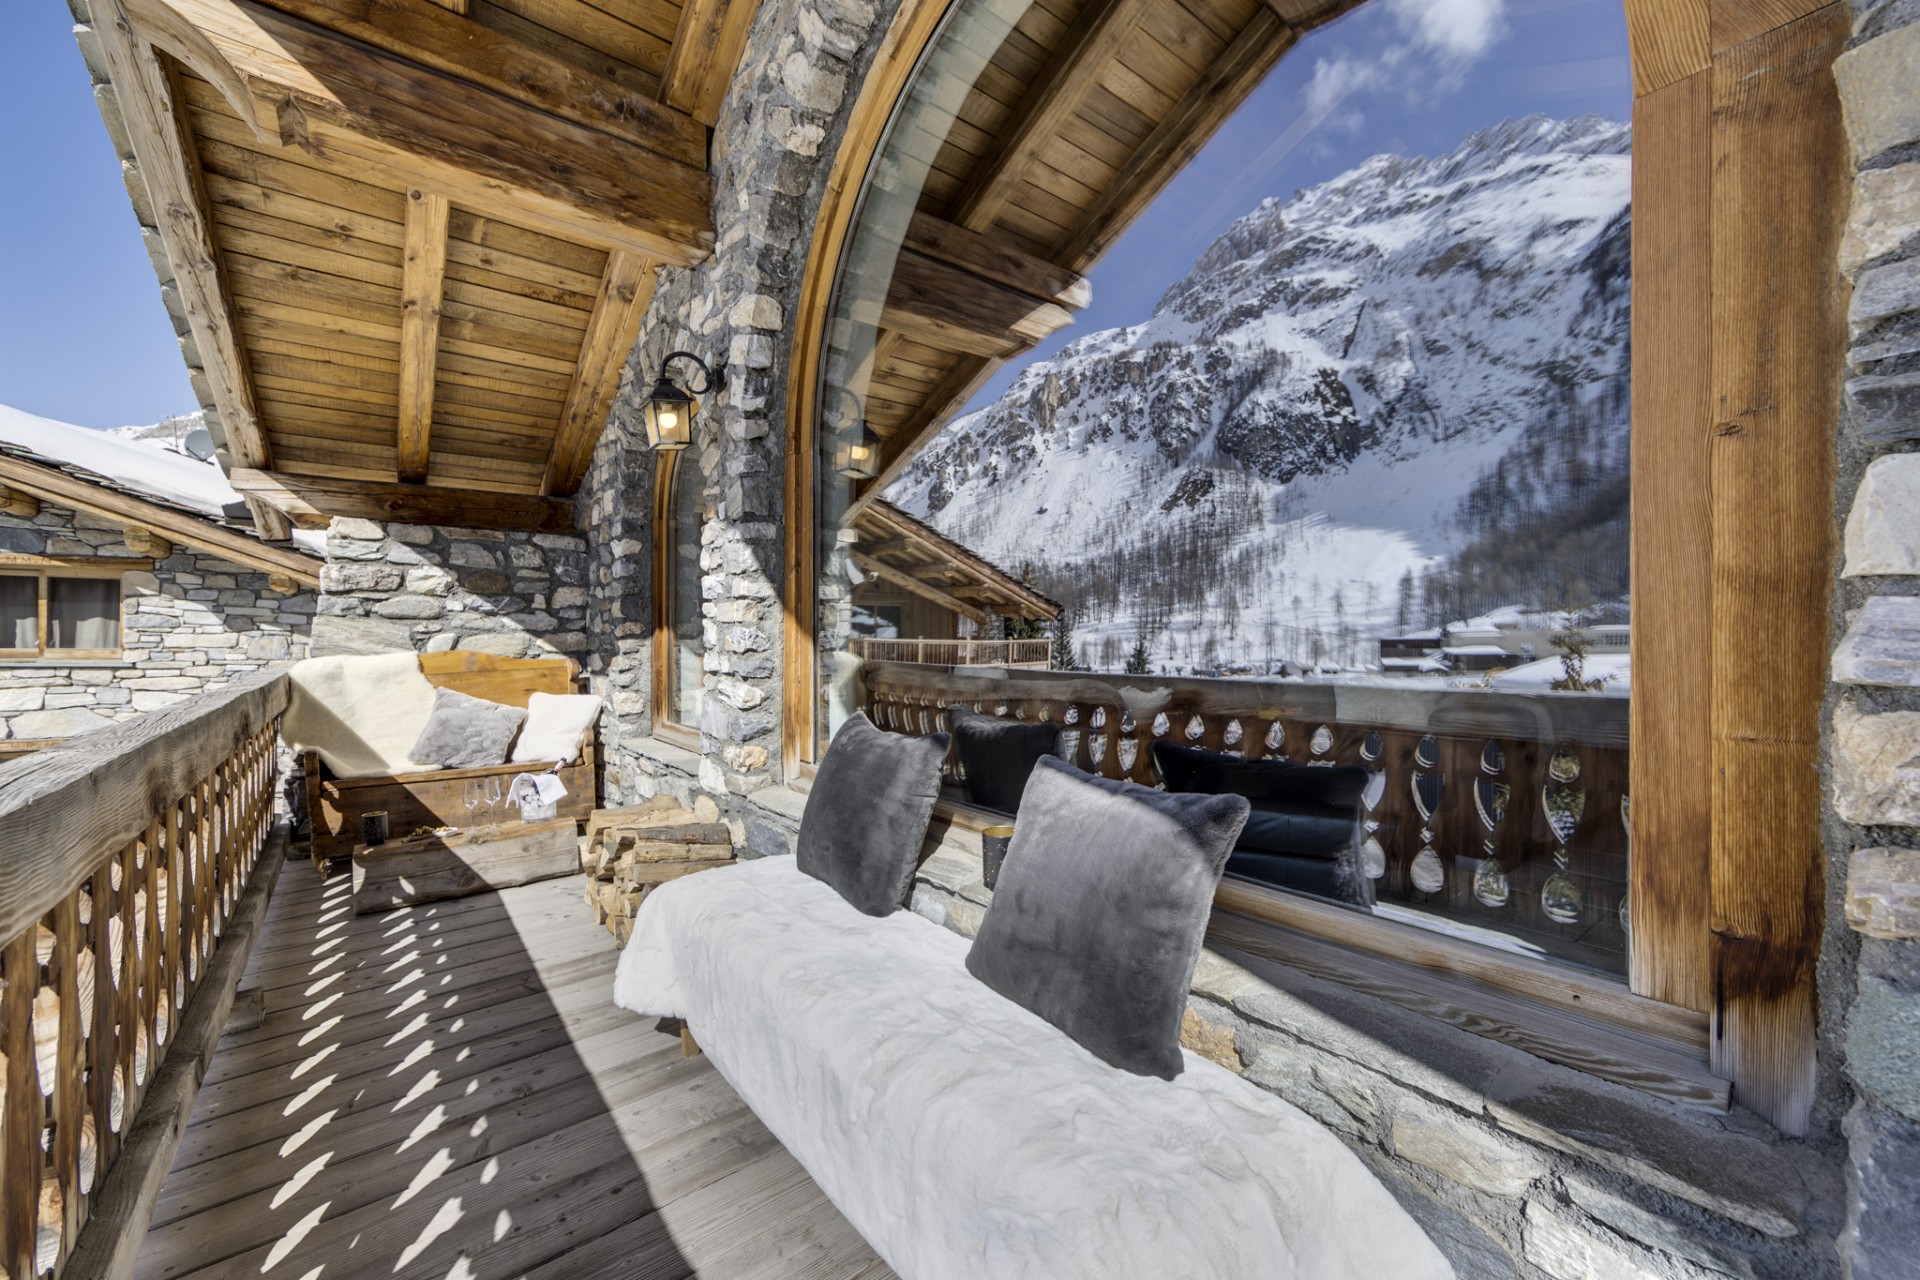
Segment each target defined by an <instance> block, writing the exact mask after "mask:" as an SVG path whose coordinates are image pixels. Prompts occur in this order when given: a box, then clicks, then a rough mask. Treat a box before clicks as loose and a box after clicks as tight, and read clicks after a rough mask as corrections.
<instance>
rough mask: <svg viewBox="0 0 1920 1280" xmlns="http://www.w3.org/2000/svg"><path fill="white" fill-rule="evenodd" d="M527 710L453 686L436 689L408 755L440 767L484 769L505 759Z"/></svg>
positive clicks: (423, 762)
mask: <svg viewBox="0 0 1920 1280" xmlns="http://www.w3.org/2000/svg"><path fill="white" fill-rule="evenodd" d="M526 718H527V713H526V712H525V711H522V710H521V709H520V708H519V707H509V706H505V705H503V704H502V703H498V702H489V701H487V700H486V699H485V698H476V697H474V696H473V695H472V694H467V693H461V692H459V691H458V690H456V689H435V690H434V691H433V710H432V711H430V712H428V713H427V723H426V724H425V725H424V726H423V727H422V728H421V730H420V736H419V738H417V739H415V741H414V744H413V749H412V750H410V751H408V752H407V754H408V755H409V756H411V757H412V758H413V759H414V760H415V761H416V762H417V763H419V764H423V765H438V766H440V767H441V768H443V769H487V768H491V767H493V766H494V765H497V764H505V763H506V762H507V748H509V747H511V746H512V745H513V735H514V734H516V733H518V732H519V731H520V725H521V723H522V722H524V721H525V720H526Z"/></svg>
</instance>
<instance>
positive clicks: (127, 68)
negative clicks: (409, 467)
mask: <svg viewBox="0 0 1920 1280" xmlns="http://www.w3.org/2000/svg"><path fill="white" fill-rule="evenodd" d="M93 17H94V23H93V30H94V36H95V38H96V39H98V40H99V42H100V51H101V56H102V58H103V59H104V60H105V61H106V64H107V73H108V74H109V75H110V76H111V77H112V80H113V85H114V93H115V97H116V99H117V101H118V103H119V106H120V114H121V117H122V119H123V120H124V121H125V123H126V128H127V137H128V140H129V141H130V142H131V143H132V145H133V151H134V155H135V156H136V157H137V160H138V165H137V167H138V170H139V174H140V179H141V181H142V182H143V183H144V184H145V186H146V188H147V199H148V202H149V204H150V205H151V207H152V209H153V217H154V221H155V224H156V230H158V232H159V233H160V242H161V244H162V245H164V246H165V248H166V251H167V259H168V261H169V262H170V263H171V264H172V266H173V277H174V289H175V292H176V294H177V296H178V297H179V299H180V309H181V311H182V312H184V313H185V316H186V321H187V328H188V330H189V331H190V332H191V333H192V334H193V341H194V346H195V348H196V349H197V350H198V351H199V353H200V367H201V369H202V371H203V372H204V373H205V374H206V379H207V386H208V388H209V390H210V391H211V392H212V395H213V407H214V409H215V411H216V412H217V413H218V415H219V419H220V421H219V427H220V431H221V434H222V435H223V437H224V441H223V443H224V444H225V445H226V449H227V456H228V458H229V460H230V461H231V462H232V464H233V465H235V466H248V467H268V466H271V465H273V451H272V449H271V448H270V447H269V446H268V444H267V435H266V431H265V430H264V429H263V428H262V427H261V425H260V415H259V411H258V409H257V407H256V406H255V402H254V396H253V384H252V382H251V380H250V379H249V377H248V375H247V366H246V361H245V360H244V359H243V357H242V356H241V354H240V344H239V342H238V341H237V340H236V339H235V337H234V332H233V308H232V305H231V303H230V301H229V299H228V297H227V292H226V282H225V280H224V279H223V278H222V276H221V272H220V262H219V257H218V255H217V254H216V253H215V251H214V247H213V237H212V234H211V233H210V230H209V227H208V223H207V214H206V205H205V202H204V200H203V199H202V198H201V193H200V191H199V190H198V187H197V184H196V182H195V179H194V175H195V174H197V173H198V172H199V166H198V164H197V162H196V161H195V159H194V157H193V153H192V147H191V142H190V140H189V135H188V134H187V132H186V131H185V129H184V127H183V126H182V124H181V121H180V117H179V113H178V101H177V97H176V95H175V93H174V92H173V88H172V85H171V83H170V77H169V76H168V74H167V72H166V69H165V68H164V67H163V66H162V65H161V63H160V61H159V59H158V58H157V57H156V56H155V54H154V52H153V51H152V50H151V49H149V48H147V47H146V46H145V45H144V44H143V43H142V42H141V41H140V40H138V39H137V38H136V37H135V36H134V34H133V25H132V23H131V22H130V21H129V20H128V18H127V15H126V12H125V11H124V10H123V9H122V7H121V5H120V0H100V3H99V4H97V5H96V6H95V8H94V9H93ZM247 506H248V508H249V510H251V511H252V513H253V518H254V524H255V525H256V526H257V527H258V528H259V530H260V533H261V535H262V536H263V537H267V538H271V539H274V540H276V541H283V540H285V539H286V537H287V536H288V534H289V532H290V530H289V528H288V526H287V524H286V522H285V521H284V520H282V519H280V517H279V515H278V513H277V512H275V511H274V510H273V509H272V508H270V507H267V506H265V505H264V504H259V503H254V502H249V503H248V504H247Z"/></svg>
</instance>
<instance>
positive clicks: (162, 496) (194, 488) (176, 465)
mask: <svg viewBox="0 0 1920 1280" xmlns="http://www.w3.org/2000/svg"><path fill="white" fill-rule="evenodd" d="M0 447H5V448H9V449H10V450H11V451H14V452H20V453H28V454H32V455H34V456H35V457H37V458H40V459H43V460H45V461H47V462H51V463H53V464H54V465H56V466H61V467H75V468H79V469H80V470H83V471H89V472H92V473H93V475H95V476H97V477H99V478H100V479H102V480H105V481H107V482H108V483H109V484H111V485H113V486H114V487H115V488H119V489H126V490H129V491H131V492H133V493H137V494H139V495H141V496H142V497H147V498H157V499H158V500H160V501H161V502H166V503H170V504H172V505H173V506H176V507H181V508H184V509H185V510H188V511H191V512H193V513H194V514H195V515H200V516H206V517H209V518H211V519H215V520H218V519H223V518H227V517H228V516H230V515H231V516H233V517H235V518H237V519H240V520H242V521H244V520H245V519H246V518H247V517H246V509H245V507H244V506H238V507H237V509H236V511H234V512H229V511H228V510H227V508H228V507H233V506H236V504H239V503H240V502H241V498H240V495H239V494H238V493H236V492H234V489H233V486H232V485H230V484H228V483H227V477H226V474H225V473H224V472H222V471H221V470H220V465H219V464H218V463H216V462H200V461H197V460H196V459H193V458H190V457H187V456H186V455H185V454H179V453H174V452H173V451H172V450H170V449H163V448H161V447H160V446H158V445H155V444H146V443H135V442H132V441H128V440H122V439H117V438H115V437H114V436H110V435H108V434H107V433H106V432H104V431H94V430H91V429H90V428H87V427H76V426H74V425H73V424H72V423H69V422H55V421H54V420H53V419H52V418H41V417H36V416H35V415H33V414H31V413H23V412H22V411H20V410H19V409H14V408H10V407H9V406H7V405H0Z"/></svg>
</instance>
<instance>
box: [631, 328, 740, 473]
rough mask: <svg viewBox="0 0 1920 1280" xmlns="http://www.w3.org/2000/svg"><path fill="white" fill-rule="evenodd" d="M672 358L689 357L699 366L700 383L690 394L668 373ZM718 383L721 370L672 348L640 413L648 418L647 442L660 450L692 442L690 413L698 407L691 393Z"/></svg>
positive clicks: (665, 451)
mask: <svg viewBox="0 0 1920 1280" xmlns="http://www.w3.org/2000/svg"><path fill="white" fill-rule="evenodd" d="M675 360H691V361H693V362H694V364H696V365H698V366H699V367H700V386H699V387H698V388H697V389H696V390H695V391H694V392H692V393H691V394H689V393H688V392H686V391H683V390H681V388H680V384H679V383H677V382H675V381H674V380H673V379H672V377H670V376H669V375H668V373H667V369H668V367H669V366H670V365H672V364H673V362H674V361H675ZM720 385H721V382H720V374H719V373H718V372H716V371H715V370H713V369H711V368H708V367H707V362H706V361H705V360H702V359H701V358H700V357H699V356H697V355H695V354H693V352H691V351H675V352H673V353H671V354H670V355H668V356H667V358H666V359H665V360H662V361H661V362H660V377H659V378H658V379H657V380H656V381H655V382H654V384H653V394H652V395H651V396H649V397H647V407H646V411H645V413H644V414H643V415H642V416H644V417H645V418H646V422H647V444H648V445H649V446H651V447H652V448H654V449H657V450H659V451H660V452H661V453H671V452H673V451H674V450H676V449H684V448H686V447H687V446H688V445H689V444H691V443H693V415H694V414H696V413H698V412H699V411H700V403H699V401H697V400H695V399H694V398H693V397H694V395H705V394H707V392H709V391H713V390H715V389H717V388H718V387H719V386H720Z"/></svg>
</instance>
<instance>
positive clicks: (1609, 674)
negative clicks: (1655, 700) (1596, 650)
mask: <svg viewBox="0 0 1920 1280" xmlns="http://www.w3.org/2000/svg"><path fill="white" fill-rule="evenodd" d="M1632 661H1633V659H1632V655H1631V654H1625V653H1600V654H1591V655H1589V656H1588V658H1587V660H1586V665H1585V667H1584V668H1583V670H1584V671H1585V673H1586V677H1587V679H1589V680H1598V681H1600V682H1601V690H1600V691H1601V692H1602V693H1612V694H1623V695H1624V694H1625V693H1626V692H1627V690H1628V688H1629V687H1630V686H1631V685H1632V683H1633V671H1632ZM1566 671H1567V669H1566V666H1565V664H1564V663H1562V662H1561V661H1560V659H1559V658H1542V659H1540V660H1539V661H1538V662H1529V663H1527V664H1525V665H1524V666H1518V667H1515V668H1513V670H1511V671H1503V672H1501V673H1500V674H1499V675H1497V676H1495V677H1493V680H1492V682H1491V683H1492V685H1493V687H1494V688H1496V689H1508V690H1512V691H1514V692H1522V691H1527V692H1539V691H1542V690H1546V689H1548V688H1551V687H1552V685H1553V682H1554V681H1555V680H1558V679H1560V678H1561V677H1562V676H1564V675H1565V674H1566Z"/></svg>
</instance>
